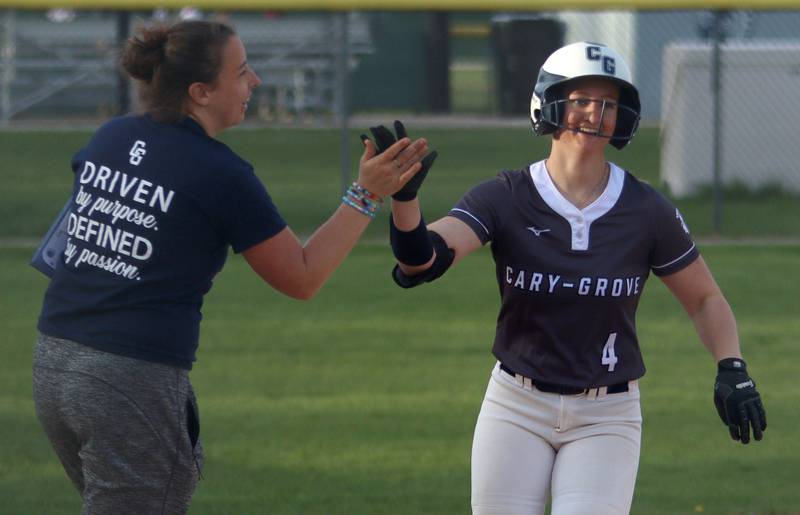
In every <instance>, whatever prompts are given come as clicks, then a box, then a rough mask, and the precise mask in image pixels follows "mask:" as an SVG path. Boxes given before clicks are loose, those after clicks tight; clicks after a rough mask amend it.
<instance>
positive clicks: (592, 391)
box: [586, 388, 597, 401]
mask: <svg viewBox="0 0 800 515" xmlns="http://www.w3.org/2000/svg"><path fill="white" fill-rule="evenodd" d="M586 398H587V399H589V400H590V401H593V400H595V399H596V398H597V388H589V389H588V390H586Z"/></svg>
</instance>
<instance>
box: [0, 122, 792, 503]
mask: <svg viewBox="0 0 800 515" xmlns="http://www.w3.org/2000/svg"><path fill="white" fill-rule="evenodd" d="M411 130H413V127H411ZM425 133H426V136H428V138H429V139H430V141H431V143H432V146H433V147H434V148H437V149H438V150H439V152H440V154H441V156H440V158H439V161H438V162H437V164H436V166H435V167H434V169H433V171H432V172H431V175H430V177H429V180H428V181H427V182H426V184H425V188H424V190H423V202H424V204H425V210H426V213H428V216H427V218H428V219H433V218H435V217H438V216H440V215H442V214H444V213H445V212H446V211H447V209H448V208H449V207H450V206H451V205H452V204H453V203H454V202H455V201H456V200H457V199H458V198H459V197H460V196H461V194H462V193H463V191H464V190H466V188H468V187H469V186H470V185H471V184H473V183H475V182H477V181H479V180H482V179H483V178H489V177H491V176H493V175H494V173H495V172H496V171H497V170H499V169H501V168H514V167H518V166H521V165H523V164H525V163H527V162H530V161H533V160H535V159H538V158H540V157H542V156H543V155H544V152H545V150H546V148H545V146H544V145H545V143H546V141H545V140H544V139H539V140H536V139H534V138H533V137H532V136H531V135H530V133H529V132H528V131H527V130H524V129H522V130H520V129H507V130H483V129H480V130H479V129H471V130H445V129H437V130H430V131H425ZM355 134H357V132H354V137H353V139H354V147H353V151H354V155H357V154H355V152H357V140H356V137H355ZM87 137H88V133H85V132H83V133H81V132H76V133H73V132H63V133H56V132H50V133H9V132H0V174H2V177H3V184H4V187H3V188H2V190H0V219H2V220H3V223H2V225H0V238H17V237H32V236H37V235H39V234H41V233H43V232H44V231H45V230H46V228H47V226H48V225H49V223H50V219H51V218H52V216H53V215H55V213H56V212H58V210H59V209H60V207H61V205H62V204H63V202H64V199H65V197H66V195H67V192H68V190H69V185H70V179H71V174H70V172H69V169H68V161H69V158H70V156H71V154H72V153H73V152H74V151H75V150H76V149H77V148H78V147H79V146H80V145H81V144H82V143H83V142H84V141H85V140H86V138H87ZM226 141H227V142H228V143H229V144H230V145H231V146H232V147H233V148H234V149H235V150H237V151H239V152H240V153H241V154H242V155H243V156H245V158H247V159H248V160H250V161H251V162H252V163H253V164H254V165H255V167H256V169H257V170H258V172H259V174H260V175H261V176H262V178H263V179H264V181H265V183H266V184H267V186H268V188H269V190H270V192H271V194H272V196H273V198H274V199H275V201H276V203H277V204H278V206H279V207H280V208H281V210H282V212H283V213H284V215H285V217H286V218H287V220H288V221H289V222H290V224H291V225H292V226H293V228H295V230H296V232H298V233H301V234H308V233H310V232H311V230H313V228H314V227H316V226H317V225H318V224H319V223H320V222H321V221H323V220H324V219H325V217H327V216H328V215H329V214H330V212H332V211H333V209H334V208H335V207H336V205H337V204H338V198H339V194H338V188H339V172H338V157H337V154H336V149H337V142H338V134H337V133H336V132H335V131H323V130H253V131H233V132H231V133H230V134H229V135H228V136H227V137H226ZM657 142H658V134H657V132H656V131H654V130H644V131H642V133H641V134H639V135H638V136H637V139H636V142H635V143H634V145H633V146H632V147H631V148H630V149H629V150H631V151H630V152H629V151H628V149H626V151H624V152H621V153H617V152H612V153H610V157H611V158H612V159H614V160H616V161H618V162H619V163H620V164H621V165H623V166H625V167H628V168H629V169H631V170H633V171H635V172H637V174H638V175H639V176H640V177H643V178H645V179H647V180H649V181H650V182H652V183H654V184H657V183H658V152H657ZM354 166H355V164H354ZM680 204H681V208H682V210H683V212H684V215H685V218H686V219H687V221H688V223H689V224H690V226H691V227H692V228H693V229H694V231H695V234H699V235H706V234H708V232H709V227H710V219H711V214H710V213H711V211H710V207H709V203H708V198H707V197H698V198H696V199H691V200H689V201H685V202H681V203H680ZM725 213H726V218H725V226H726V227H730V232H728V233H727V234H728V235H731V236H765V235H766V236H778V237H790V238H796V237H797V236H798V235H800V210H798V209H797V199H796V198H791V197H788V196H784V195H781V194H778V193H771V194H762V195H755V196H754V195H741V194H737V196H732V198H730V204H729V205H727V208H726V211H725ZM386 226H387V218H386V213H382V214H381V216H380V218H379V220H378V221H376V222H375V223H373V224H372V226H371V227H370V229H369V230H368V238H367V239H368V240H369V241H373V242H377V243H374V244H362V245H359V246H358V247H357V248H356V249H355V250H354V252H353V253H352V255H351V256H350V257H349V258H348V260H347V261H346V262H345V263H344V265H343V266H342V268H341V269H340V270H339V271H337V272H336V274H335V275H334V276H333V278H332V279H331V280H330V282H329V283H328V284H327V285H326V287H325V288H324V289H323V291H322V292H321V293H320V294H319V296H318V297H317V298H315V299H314V300H312V301H310V302H307V303H302V302H297V301H293V300H290V299H288V298H285V297H283V296H281V295H280V294H277V293H275V292H274V291H272V290H271V289H270V288H269V287H267V286H265V285H264V284H263V283H261V281H260V279H258V278H257V276H256V275H255V274H253V273H252V272H251V271H250V270H249V269H248V268H247V266H246V264H245V263H244V261H243V260H242V259H241V258H240V257H232V258H231V259H230V261H229V263H228V265H227V266H226V268H225V270H224V271H223V272H222V273H221V274H220V276H219V277H218V279H217V281H216V284H215V287H214V289H213V290H212V292H211V293H210V294H209V296H208V298H207V302H206V305H205V307H204V313H205V315H206V316H205V319H204V322H203V327H202V337H201V347H200V352H199V355H198V363H197V365H196V367H195V370H194V371H193V372H192V380H193V383H194V385H195V389H196V391H197V394H198V398H199V402H200V409H201V420H202V438H203V440H204V445H205V448H206V454H207V462H206V468H205V471H204V476H205V479H204V480H203V481H202V482H201V484H200V486H199V488H198V492H197V494H196V496H195V501H194V503H193V507H192V510H191V511H190V513H192V514H220V515H222V514H224V515H234V514H235V515H241V514H265V513H270V514H298V515H299V514H302V515H315V514H319V515H329V514H345V515H351V514H352V515H361V514H387V515H405V514H408V515H412V514H422V513H425V514H437V515H450V514H462V513H468V512H469V457H470V444H471V438H472V429H473V427H474V422H475V417H476V416H477V413H478V410H479V407H480V403H481V400H482V397H483V392H484V389H485V385H486V381H487V380H488V374H489V371H490V369H491V366H492V364H493V360H492V357H491V354H490V348H491V341H492V336H493V326H494V321H495V317H496V311H497V307H498V296H497V286H496V284H495V283H494V279H493V277H494V273H493V272H494V271H493V265H492V263H491V257H490V255H489V253H488V252H487V251H485V250H484V251H481V252H478V253H476V255H474V256H470V258H468V259H466V260H465V261H463V262H462V263H460V264H459V265H458V266H457V267H455V268H454V269H453V270H451V271H450V272H448V274H447V275H446V276H445V277H444V278H442V279H441V280H440V281H438V282H437V283H435V284H433V285H426V286H425V287H422V288H418V289H415V290H411V291H403V290H400V289H398V288H397V287H395V286H394V285H393V283H392V282H391V280H390V279H389V276H388V274H389V269H390V267H391V262H392V257H391V251H390V249H389V248H388V246H386V245H385V244H383V243H382V242H384V241H385V240H386V237H385V233H386ZM701 249H702V251H703V253H704V256H705V258H706V260H707V261H708V262H709V264H710V266H711V268H712V270H713V271H714V273H715V275H716V278H717V280H718V282H719V283H720V285H721V286H722V288H723V290H724V291H725V292H726V294H727V296H728V299H729V301H730V303H731V305H732V306H733V308H734V311H735V312H736V314H737V318H738V322H739V330H740V334H741V337H742V342H743V348H744V352H745V357H746V358H747V360H748V363H749V365H750V368H751V371H752V373H753V375H754V378H755V379H756V381H757V382H758V386H759V390H760V391H761V393H762V396H763V399H764V402H765V405H766V408H767V411H768V417H769V429H768V430H767V433H766V437H765V440H764V441H762V442H758V443H755V444H752V445H749V446H746V447H745V446H741V445H740V444H737V443H734V442H733V441H731V440H730V438H729V436H728V434H727V430H726V429H725V428H724V426H722V424H721V423H720V422H719V419H718V417H717V414H716V412H715V410H714V407H713V402H712V400H711V399H712V390H711V387H712V384H713V379H714V373H715V371H714V363H713V360H712V359H711V358H710V356H709V355H708V354H707V353H706V351H705V349H704V348H703V347H702V345H701V344H700V343H699V341H698V339H697V337H696V335H695V333H694V331H693V329H692V326H691V324H690V322H689V321H688V319H687V318H686V316H685V315H684V314H683V312H682V310H681V309H680V307H679V305H678V304H677V302H676V301H675V300H674V299H672V298H671V297H670V295H669V293H668V292H667V290H666V289H665V288H664V287H663V286H662V285H661V283H660V282H659V281H658V280H655V279H653V280H651V281H650V284H649V285H648V286H647V288H646V293H645V295H644V298H643V301H642V304H641V307H640V313H639V324H638V326H639V334H640V340H641V343H642V347H643V349H644V355H645V361H646V364H647V365H648V374H647V375H646V376H645V378H644V379H643V381H642V385H641V388H642V406H643V412H644V417H645V422H644V437H643V449H642V459H641V464H640V469H639V477H638V482H637V489H636V495H635V498H634V506H633V513H639V514H651V513H652V514H660V513H665V514H666V513H670V514H671V513H680V514H682V513H720V514H721V513H726V514H727V513H735V514H777V513H798V512H800V490H799V489H798V484H799V483H798V479H797V476H798V472H800V439H798V438H797V437H798V436H799V435H800V434H799V433H798V427H800V411H798V409H797V406H798V401H797V398H798V396H797V393H796V382H797V381H796V376H797V373H796V370H797V366H798V363H800V347H798V345H797V334H798V333H800V317H798V316H797V308H796V307H794V308H793V307H792V306H796V304H795V302H796V300H795V301H792V300H791V299H793V298H795V299H796V297H797V293H796V290H797V286H798V280H797V265H798V263H800V245H790V246H746V245H741V246H735V245H734V246H731V245H728V246H702V247H701ZM31 250H32V249H28V248H23V249H19V248H13V247H1V246H0V284H2V285H3V289H2V292H3V293H2V295H0V327H2V328H3V331H2V332H0V352H1V353H2V356H3V359H2V361H0V442H2V443H0V500H2V505H0V513H2V514H9V515H33V514H36V515H39V514H74V513H77V512H78V511H79V510H80V501H79V498H78V495H77V493H76V492H75V491H74V490H73V489H72V487H71V485H70V484H69V481H68V480H67V478H66V476H65V474H64V472H63V471H62V469H61V467H60V465H59V463H58V461H57V459H56V457H55V455H54V454H53V452H52V451H51V449H50V448H49V444H48V442H47V440H46V439H45V437H44V435H43V433H42V432H41V429H40V428H39V426H38V423H37V421H36V419H35V416H34V413H33V404H32V401H31V372H30V365H31V353H32V347H33V341H34V339H35V325H36V317H37V314H38V310H39V307H40V303H41V297H42V293H43V291H44V288H45V287H46V280H45V278H44V277H43V276H41V275H39V274H38V272H36V271H34V270H33V269H31V268H30V267H28V266H27V260H28V258H29V256H30V253H31Z"/></svg>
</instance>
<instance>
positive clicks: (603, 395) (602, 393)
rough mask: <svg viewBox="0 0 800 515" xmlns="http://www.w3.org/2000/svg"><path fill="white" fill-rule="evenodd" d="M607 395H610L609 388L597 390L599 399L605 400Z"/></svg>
mask: <svg viewBox="0 0 800 515" xmlns="http://www.w3.org/2000/svg"><path fill="white" fill-rule="evenodd" d="M606 395H608V386H601V387H600V388H597V398H598V399H605V398H606Z"/></svg>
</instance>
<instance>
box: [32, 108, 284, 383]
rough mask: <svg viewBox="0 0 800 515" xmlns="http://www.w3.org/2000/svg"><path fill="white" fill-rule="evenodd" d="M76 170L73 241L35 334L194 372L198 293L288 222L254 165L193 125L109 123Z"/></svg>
mask: <svg viewBox="0 0 800 515" xmlns="http://www.w3.org/2000/svg"><path fill="white" fill-rule="evenodd" d="M72 170H73V172H74V173H75V179H74V189H73V197H72V201H73V208H72V210H71V212H70V213H69V221H68V231H67V232H68V235H69V238H68V240H67V246H66V249H65V251H64V254H63V255H62V256H61V257H60V259H59V262H58V263H57V266H56V268H55V271H54V275H53V278H52V280H51V282H50V286H49V287H48V289H47V292H46V294H45V297H44V304H43V307H42V312H41V315H40V317H39V326H38V327H39V330H40V331H41V332H42V333H45V334H48V335H51V336H55V337H60V338H65V339H69V340H73V341H76V342H79V343H82V344H84V345H87V346H90V347H93V348H96V349H99V350H103V351H107V352H112V353H115V354H121V355H124V356H129V357H133V358H138V359H144V360H148V361H154V362H158V363H164V364H168V365H173V366H178V367H182V368H187V369H189V368H191V366H192V362H193V361H194V360H195V351H196V349H197V345H198V336H199V329H200V319H201V318H202V315H201V312H200V308H201V306H202V303H203V296H204V295H205V293H206V292H208V291H209V289H210V288H211V284H212V280H213V279H214V276H215V275H216V274H217V273H218V272H219V271H220V270H221V269H222V266H223V264H224V263H225V259H226V257H227V255H228V249H229V247H232V248H233V250H234V252H242V251H244V250H247V249H248V248H250V247H252V246H253V245H255V244H257V243H260V242H262V241H264V240H266V239H268V238H270V237H272V236H274V235H275V234H277V233H278V232H280V231H281V230H282V229H283V228H284V227H286V222H285V221H284V220H283V218H282V217H281V215H280V214H279V213H278V210H277V208H276V207H275V205H274V204H273V203H272V200H271V199H270V197H269V194H268V193H267V191H266V189H265V188H264V186H263V184H262V183H261V181H260V180H259V179H258V178H257V177H256V175H255V174H254V172H253V168H252V166H251V165H250V164H248V163H247V162H245V161H244V160H242V159H241V158H239V157H238V156H237V155H236V154H235V153H234V152H233V151H232V150H231V149H230V148H228V147H227V146H226V145H224V144H223V143H221V142H219V141H217V140H215V139H213V138H211V137H209V136H208V135H207V134H206V133H205V131H204V130H203V128H202V127H200V125H198V124H197V123H196V122H195V121H193V120H192V119H190V118H186V119H184V120H183V121H182V122H180V123H176V124H171V123H159V122H155V121H154V120H153V119H152V118H151V117H150V116H148V115H142V116H126V117H121V118H116V119H114V120H111V121H110V122H108V123H106V124H105V125H103V126H102V127H101V128H100V129H98V130H97V132H96V133H95V134H94V136H93V137H92V139H91V141H89V143H88V145H87V146H86V147H85V148H83V149H82V150H80V151H79V152H78V153H77V154H76V155H75V157H74V158H73V161H72Z"/></svg>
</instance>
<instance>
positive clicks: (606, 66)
mask: <svg viewBox="0 0 800 515" xmlns="http://www.w3.org/2000/svg"><path fill="white" fill-rule="evenodd" d="M586 58H587V59H588V60H590V61H602V62H603V71H604V72H606V73H607V74H609V75H616V72H617V62H616V61H615V60H614V58H613V57H611V56H609V55H603V53H602V51H601V50H600V47H599V46H587V47H586Z"/></svg>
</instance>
